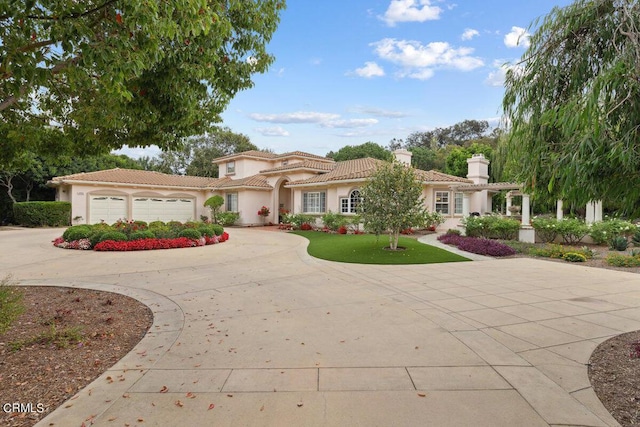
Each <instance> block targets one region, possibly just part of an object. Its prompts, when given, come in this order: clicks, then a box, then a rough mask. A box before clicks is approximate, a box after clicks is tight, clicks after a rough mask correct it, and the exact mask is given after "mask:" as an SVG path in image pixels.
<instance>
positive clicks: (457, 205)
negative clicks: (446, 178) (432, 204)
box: [453, 193, 462, 215]
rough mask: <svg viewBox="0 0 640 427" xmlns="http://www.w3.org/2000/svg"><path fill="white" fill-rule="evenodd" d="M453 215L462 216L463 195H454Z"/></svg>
mask: <svg viewBox="0 0 640 427" xmlns="http://www.w3.org/2000/svg"><path fill="white" fill-rule="evenodd" d="M453 213H454V214H456V215H462V193H453Z"/></svg>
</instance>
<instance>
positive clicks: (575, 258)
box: [562, 252, 587, 262]
mask: <svg viewBox="0 0 640 427" xmlns="http://www.w3.org/2000/svg"><path fill="white" fill-rule="evenodd" d="M562 259H564V260H565V261H569V262H585V261H586V260H587V257H585V256H584V255H582V254H579V253H576V252H567V253H566V254H564V256H563V257H562Z"/></svg>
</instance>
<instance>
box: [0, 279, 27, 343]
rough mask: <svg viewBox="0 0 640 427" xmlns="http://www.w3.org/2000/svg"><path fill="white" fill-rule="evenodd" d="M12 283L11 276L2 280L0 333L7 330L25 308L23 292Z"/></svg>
mask: <svg viewBox="0 0 640 427" xmlns="http://www.w3.org/2000/svg"><path fill="white" fill-rule="evenodd" d="M11 285H12V281H11V276H6V277H5V278H3V279H1V280H0V335H2V334H4V333H5V332H7V330H9V327H11V323H13V321H14V320H16V319H17V318H18V316H20V315H21V314H22V313H23V312H24V310H25V307H24V305H23V304H22V292H20V290H19V289H17V288H16V287H15V286H11Z"/></svg>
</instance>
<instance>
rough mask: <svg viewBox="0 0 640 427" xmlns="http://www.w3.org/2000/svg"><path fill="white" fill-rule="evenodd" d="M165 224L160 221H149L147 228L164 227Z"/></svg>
mask: <svg viewBox="0 0 640 427" xmlns="http://www.w3.org/2000/svg"><path fill="white" fill-rule="evenodd" d="M166 226H167V224H165V223H164V222H162V221H151V222H150V223H149V225H148V227H149V228H159V227H160V228H162V227H166Z"/></svg>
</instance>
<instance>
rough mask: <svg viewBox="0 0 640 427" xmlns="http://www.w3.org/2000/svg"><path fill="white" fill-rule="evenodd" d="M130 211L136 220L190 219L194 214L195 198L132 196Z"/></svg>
mask: <svg viewBox="0 0 640 427" xmlns="http://www.w3.org/2000/svg"><path fill="white" fill-rule="evenodd" d="M132 213H133V219H135V220H136V221H146V222H151V221H164V222H167V221H180V222H185V221H192V220H193V219H194V215H195V200H194V199H182V198H175V197H171V198H160V197H134V199H133V212H132Z"/></svg>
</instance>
